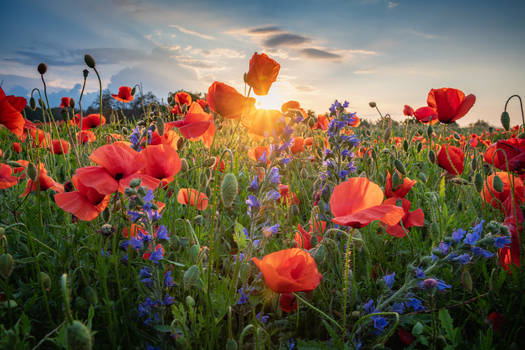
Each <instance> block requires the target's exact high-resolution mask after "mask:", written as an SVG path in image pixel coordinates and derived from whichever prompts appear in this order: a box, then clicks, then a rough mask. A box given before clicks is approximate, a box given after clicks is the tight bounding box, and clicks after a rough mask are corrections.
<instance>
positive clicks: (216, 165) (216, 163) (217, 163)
mask: <svg viewBox="0 0 525 350" xmlns="http://www.w3.org/2000/svg"><path fill="white" fill-rule="evenodd" d="M217 167H219V171H220V172H221V173H223V172H224V169H225V168H226V164H225V163H224V159H221V165H220V166H219V157H217V158H215V163H213V166H212V168H211V169H212V170H213V171H215V170H216V169H217Z"/></svg>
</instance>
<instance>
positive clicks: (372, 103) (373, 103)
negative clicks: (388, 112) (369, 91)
mask: <svg viewBox="0 0 525 350" xmlns="http://www.w3.org/2000/svg"><path fill="white" fill-rule="evenodd" d="M368 105H369V106H370V108H376V106H377V104H376V103H375V102H374V101H371V102H368Z"/></svg>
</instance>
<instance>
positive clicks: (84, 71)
mask: <svg viewBox="0 0 525 350" xmlns="http://www.w3.org/2000/svg"><path fill="white" fill-rule="evenodd" d="M82 75H83V76H84V79H86V78H87V77H88V75H89V71H88V70H87V69H84V70H83V71H82Z"/></svg>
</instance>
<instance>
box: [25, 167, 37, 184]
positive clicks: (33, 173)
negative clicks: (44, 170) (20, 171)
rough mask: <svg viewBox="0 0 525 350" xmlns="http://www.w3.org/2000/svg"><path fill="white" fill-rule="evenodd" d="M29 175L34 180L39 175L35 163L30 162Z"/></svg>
mask: <svg viewBox="0 0 525 350" xmlns="http://www.w3.org/2000/svg"><path fill="white" fill-rule="evenodd" d="M27 175H28V176H29V178H30V179H31V180H33V181H35V180H36V177H37V176H38V174H37V171H36V168H35V165H34V164H33V163H29V164H28V165H27Z"/></svg>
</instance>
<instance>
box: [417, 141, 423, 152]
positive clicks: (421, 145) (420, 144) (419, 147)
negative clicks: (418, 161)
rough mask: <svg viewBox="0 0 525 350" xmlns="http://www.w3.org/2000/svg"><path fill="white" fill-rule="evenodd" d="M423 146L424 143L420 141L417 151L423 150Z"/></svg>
mask: <svg viewBox="0 0 525 350" xmlns="http://www.w3.org/2000/svg"><path fill="white" fill-rule="evenodd" d="M422 148H423V144H422V143H421V142H420V143H418V144H417V153H419V152H421V149H422Z"/></svg>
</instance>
